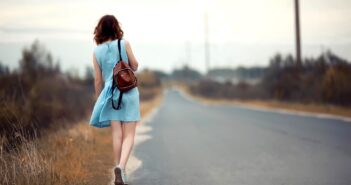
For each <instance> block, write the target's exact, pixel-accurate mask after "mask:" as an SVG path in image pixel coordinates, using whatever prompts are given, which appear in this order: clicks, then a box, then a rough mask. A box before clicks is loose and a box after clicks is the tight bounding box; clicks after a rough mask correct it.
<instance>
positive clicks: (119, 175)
mask: <svg viewBox="0 0 351 185" xmlns="http://www.w3.org/2000/svg"><path fill="white" fill-rule="evenodd" d="M113 171H114V173H115V185H124V183H123V180H122V169H121V168H119V167H118V166H116V167H115V169H113Z"/></svg>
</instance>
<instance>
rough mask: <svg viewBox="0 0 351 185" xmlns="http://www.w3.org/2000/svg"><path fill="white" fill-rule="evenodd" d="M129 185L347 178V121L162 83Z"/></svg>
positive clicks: (280, 183)
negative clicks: (216, 101) (224, 100)
mask: <svg viewBox="0 0 351 185" xmlns="http://www.w3.org/2000/svg"><path fill="white" fill-rule="evenodd" d="M147 124H148V125H149V126H151V127H152V130H151V131H149V132H148V133H147V134H148V135H149V136H151V139H149V140H147V141H145V142H143V143H141V144H140V145H138V146H137V147H136V148H135V149H134V155H135V157H136V158H138V159H140V160H141V161H142V166H141V167H140V168H139V169H137V170H136V171H135V172H134V173H133V174H131V176H130V183H131V185H180V184H182V185H213V184H220V185H222V184H223V185H304V184H306V185H350V184H351V123H350V122H346V121H342V120H336V119H321V118H317V117H312V116H299V115H288V114H281V113H274V112H267V111H260V110H252V109H248V108H245V107H240V106H229V105H204V104H201V103H198V102H196V101H194V100H191V99H189V98H185V96H183V95H182V94H181V93H180V92H179V91H176V90H167V91H166V93H165V98H164V100H163V102H162V104H161V106H160V108H159V111H158V112H157V114H156V115H155V116H154V117H153V119H152V120H151V121H150V122H148V123H147Z"/></svg>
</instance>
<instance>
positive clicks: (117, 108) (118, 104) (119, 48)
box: [111, 39, 123, 110]
mask: <svg viewBox="0 0 351 185" xmlns="http://www.w3.org/2000/svg"><path fill="white" fill-rule="evenodd" d="M117 46H118V53H119V60H118V62H121V61H122V55H121V39H118V44H117ZM116 85H117V84H115V83H114V80H112V101H111V102H112V108H113V109H115V110H119V109H121V103H122V97H123V92H121V91H120V92H119V96H118V102H117V107H116V106H115V104H114V103H113V94H114V90H115V88H116Z"/></svg>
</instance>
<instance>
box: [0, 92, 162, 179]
mask: <svg viewBox="0 0 351 185" xmlns="http://www.w3.org/2000/svg"><path fill="white" fill-rule="evenodd" d="M160 100H161V90H159V91H158V96H156V98H154V99H152V100H149V101H146V102H142V103H141V112H142V115H146V114H147V113H148V112H149V111H150V110H151V109H152V108H153V107H154V106H157V105H158V104H159V102H160ZM22 135H23V133H20V134H19V136H18V137H21V138H22V140H23V143H22V145H20V146H19V147H18V148H17V149H15V150H14V151H11V152H6V151H4V149H3V148H1V150H0V175H1V179H0V184H4V185H10V184H11V185H13V184H19V185H41V184H43V185H44V184H69V185H78V184H79V185H80V184H87V185H90V184H91V185H99V184H108V183H109V182H110V176H111V172H110V171H109V170H110V169H111V167H112V166H113V157H112V139H111V132H110V129H109V128H106V129H96V128H92V127H90V126H89V125H88V124H87V120H84V121H81V122H79V123H77V124H74V125H73V126H70V127H67V126H66V127H62V126H61V127H60V126H58V127H57V129H56V130H55V131H53V130H50V131H48V133H47V134H46V135H44V136H43V137H41V138H40V139H34V140H31V141H28V140H25V139H24V137H23V136H22ZM0 142H2V143H4V142H6V141H5V139H2V140H0ZM2 143H0V144H2ZM1 146H2V145H1Z"/></svg>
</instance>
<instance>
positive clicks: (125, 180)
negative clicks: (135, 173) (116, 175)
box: [121, 169, 128, 185]
mask: <svg viewBox="0 0 351 185" xmlns="http://www.w3.org/2000/svg"><path fill="white" fill-rule="evenodd" d="M121 172H122V173H121V176H122V181H123V183H124V184H125V185H127V184H128V177H127V174H126V170H125V169H122V170H121Z"/></svg>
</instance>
